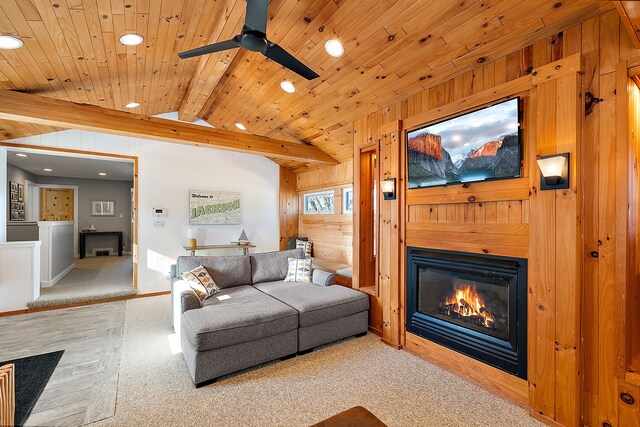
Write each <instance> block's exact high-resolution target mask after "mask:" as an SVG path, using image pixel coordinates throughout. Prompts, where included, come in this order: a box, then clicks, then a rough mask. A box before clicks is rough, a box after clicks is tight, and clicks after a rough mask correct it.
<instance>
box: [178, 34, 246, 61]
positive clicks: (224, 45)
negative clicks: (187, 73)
mask: <svg viewBox="0 0 640 427" xmlns="http://www.w3.org/2000/svg"><path fill="white" fill-rule="evenodd" d="M236 47H240V36H235V37H234V38H232V39H231V40H226V41H223V42H219V43H214V44H209V45H206V46H202V47H197V48H195V49H191V50H187V51H185V52H180V53H179V54H178V56H179V57H180V58H181V59H187V58H193V57H194V56H200V55H206V54H208V53H214V52H220V51H223V50H228V49H235V48H236Z"/></svg>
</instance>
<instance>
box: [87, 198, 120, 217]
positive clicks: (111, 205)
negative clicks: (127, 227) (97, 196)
mask: <svg viewBox="0 0 640 427" xmlns="http://www.w3.org/2000/svg"><path fill="white" fill-rule="evenodd" d="M91 216H116V202H115V201H113V200H92V201H91Z"/></svg>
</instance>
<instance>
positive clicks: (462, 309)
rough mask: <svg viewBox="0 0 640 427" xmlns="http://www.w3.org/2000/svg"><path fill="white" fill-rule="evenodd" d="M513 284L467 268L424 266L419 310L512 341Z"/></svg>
mask: <svg viewBox="0 0 640 427" xmlns="http://www.w3.org/2000/svg"><path fill="white" fill-rule="evenodd" d="M512 281H513V277H504V276H500V275H497V274H490V275H489V274H486V273H483V272H478V271H470V270H466V269H456V268H451V267H449V268H448V269H446V270H444V269H440V268H438V267H427V268H423V267H420V268H419V273H418V289H417V291H418V301H417V302H418V307H417V311H418V312H420V313H423V314H426V315H429V316H433V317H437V318H439V319H442V320H445V321H448V322H451V323H454V324H457V325H460V326H463V327H465V328H469V329H473V330H475V331H478V332H481V333H484V334H487V335H490V336H493V337H496V338H499V339H501V340H505V341H508V340H509V286H511V285H512V283H511V282H512Z"/></svg>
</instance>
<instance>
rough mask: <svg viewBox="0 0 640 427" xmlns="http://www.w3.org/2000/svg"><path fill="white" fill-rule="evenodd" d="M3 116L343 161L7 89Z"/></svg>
mask: <svg viewBox="0 0 640 427" xmlns="http://www.w3.org/2000/svg"><path fill="white" fill-rule="evenodd" d="M0 119H4V120H12V121H21V122H29V123H36V124H43V125H47V126H58V127H65V128H73V129H83V130H89V131H94V132H103V133H110V134H117V135H125V136H138V137H143V138H148V139H155V140H160V141H167V142H173V143H182V144H188V145H196V146H203V147H212V148H220V149H226V150H232V151H240V152H244V153H250V154H259V155H260V154H261V155H269V156H271V157H278V158H288V159H297V160H302V161H311V162H320V163H328V164H337V163H338V162H337V161H336V160H335V159H333V158H331V157H330V156H329V155H328V154H326V153H324V152H323V151H321V150H319V149H318V148H316V147H314V146H311V145H305V144H299V143H294V142H288V141H279V140H276V139H270V138H267V137H261V136H256V135H250V134H242V133H239V132H231V131H225V130H220V129H211V128H206V127H203V126H198V125H192V124H189V123H180V122H175V121H171V120H165V119H159V118H154V117H149V116H143V115H139V114H132V113H126V112H121V111H116V110H111V109H106V108H102V107H97V106H93V105H82V104H74V103H72V102H69V101H62V100H55V99H51V98H45V97H39V96H35V95H27V94H23V93H18V92H10V91H2V92H1V93H0Z"/></svg>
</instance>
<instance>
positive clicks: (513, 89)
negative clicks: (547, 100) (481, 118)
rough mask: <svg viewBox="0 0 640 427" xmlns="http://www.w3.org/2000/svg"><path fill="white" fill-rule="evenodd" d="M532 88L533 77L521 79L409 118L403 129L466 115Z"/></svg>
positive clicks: (403, 123) (403, 122)
mask: <svg viewBox="0 0 640 427" xmlns="http://www.w3.org/2000/svg"><path fill="white" fill-rule="evenodd" d="M531 87H532V84H531V76H524V77H520V78H518V79H515V80H511V81H509V82H506V83H503V84H500V85H497V86H495V87H493V88H491V89H488V90H485V91H482V92H479V93H477V94H474V95H470V96H467V97H464V98H461V99H458V100H456V101H453V102H450V103H447V104H445V105H443V106H440V107H437V108H434V109H431V110H428V111H425V112H424V113H420V114H416V115H414V116H411V117H408V118H406V119H404V120H403V121H402V127H403V129H404V130H405V131H407V130H411V129H415V128H416V127H419V126H422V125H424V124H426V123H429V122H433V121H435V120H439V119H444V118H446V117H448V116H451V115H454V114H455V115H458V114H460V113H464V112H465V111H467V110H471V109H473V108H477V107H480V106H482V105H484V104H488V103H493V104H496V103H498V102H501V101H504V100H507V99H510V98H513V97H515V96H517V95H518V94H521V93H523V92H528V91H529V90H530V89H531Z"/></svg>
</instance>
